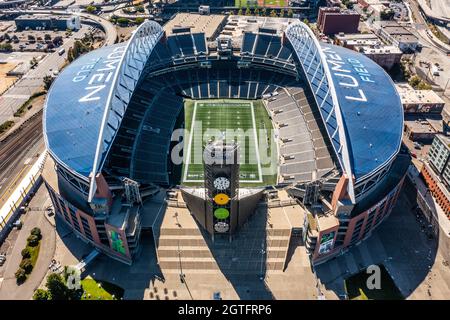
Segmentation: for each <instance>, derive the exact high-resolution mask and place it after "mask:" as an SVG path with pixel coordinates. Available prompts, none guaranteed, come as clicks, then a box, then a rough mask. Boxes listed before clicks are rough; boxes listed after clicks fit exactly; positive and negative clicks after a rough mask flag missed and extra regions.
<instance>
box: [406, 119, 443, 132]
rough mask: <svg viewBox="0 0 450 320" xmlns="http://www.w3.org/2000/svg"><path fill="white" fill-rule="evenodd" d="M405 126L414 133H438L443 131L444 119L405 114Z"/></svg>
mask: <svg viewBox="0 0 450 320" xmlns="http://www.w3.org/2000/svg"><path fill="white" fill-rule="evenodd" d="M405 126H406V127H408V128H409V129H410V131H411V132H414V133H438V132H442V129H443V125H442V119H441V118H439V116H437V117H436V118H433V117H426V118H424V117H416V116H414V115H405Z"/></svg>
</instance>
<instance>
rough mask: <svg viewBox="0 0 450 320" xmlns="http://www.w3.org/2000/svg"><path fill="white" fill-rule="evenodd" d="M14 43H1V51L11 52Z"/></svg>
mask: <svg viewBox="0 0 450 320" xmlns="http://www.w3.org/2000/svg"><path fill="white" fill-rule="evenodd" d="M11 51H12V45H11V44H10V43H1V44H0V52H11Z"/></svg>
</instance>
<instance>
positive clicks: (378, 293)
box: [345, 265, 404, 300]
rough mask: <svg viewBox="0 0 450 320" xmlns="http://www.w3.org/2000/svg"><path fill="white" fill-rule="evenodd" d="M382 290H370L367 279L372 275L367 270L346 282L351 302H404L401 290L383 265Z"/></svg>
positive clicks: (381, 269)
mask: <svg viewBox="0 0 450 320" xmlns="http://www.w3.org/2000/svg"><path fill="white" fill-rule="evenodd" d="M379 267H380V271H381V282H380V284H381V288H380V289H369V288H368V287H367V279H368V278H369V277H370V276H371V274H367V272H366V270H363V271H361V272H359V273H356V274H354V275H352V276H350V277H349V278H347V279H346V280H345V287H346V289H347V295H348V298H349V299H350V300H403V299H404V298H403V296H402V294H401V293H400V290H399V289H398V288H397V286H396V285H395V282H394V280H392V278H391V276H390V275H389V273H388V272H387V270H386V268H385V267H384V266H383V265H380V266H379Z"/></svg>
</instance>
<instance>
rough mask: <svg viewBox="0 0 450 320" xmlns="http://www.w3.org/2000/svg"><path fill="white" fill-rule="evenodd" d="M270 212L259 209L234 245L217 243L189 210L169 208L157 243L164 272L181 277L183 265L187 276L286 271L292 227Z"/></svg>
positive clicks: (223, 239)
mask: <svg viewBox="0 0 450 320" xmlns="http://www.w3.org/2000/svg"><path fill="white" fill-rule="evenodd" d="M175 209H176V215H175V213H174V211H175ZM267 212H268V210H267V207H265V206H260V207H258V210H257V212H256V213H255V214H254V215H253V216H251V217H250V219H249V220H248V221H247V223H246V224H244V225H243V226H242V227H241V228H240V229H239V230H238V231H237V232H236V233H235V235H234V236H233V240H232V241H231V242H230V241H229V238H228V236H227V237H219V236H216V237H215V239H214V241H213V240H212V239H211V236H210V235H209V234H208V233H206V232H205V231H203V230H200V229H199V227H198V226H197V224H196V222H195V221H194V219H193V217H192V216H191V214H190V213H189V211H188V210H187V209H186V208H180V207H177V208H174V207H168V210H166V213H165V217H164V219H163V223H162V225H161V229H160V233H159V239H157V253H158V262H159V265H160V267H161V270H162V272H163V273H164V272H168V273H175V272H176V273H179V272H180V264H181V268H182V270H183V272H184V273H189V272H192V273H195V272H205V271H211V272H217V271H219V270H220V271H221V272H223V273H224V274H225V275H238V274H240V275H244V274H258V275H259V274H261V273H262V274H264V273H265V272H267V271H283V269H284V265H285V261H286V256H287V251H288V247H289V240H290V236H291V227H290V226H289V223H285V222H281V223H280V218H279V217H271V216H270V215H269V214H267ZM282 218H283V217H282ZM180 262H181V263H180Z"/></svg>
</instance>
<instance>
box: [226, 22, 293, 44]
mask: <svg viewBox="0 0 450 320" xmlns="http://www.w3.org/2000/svg"><path fill="white" fill-rule="evenodd" d="M295 21H296V20H295V19H290V18H272V17H254V16H237V15H230V16H228V19H227V22H226V24H225V26H224V28H223V30H222V32H221V35H222V36H230V37H232V38H233V41H235V42H238V43H241V42H242V37H243V34H244V32H252V33H258V30H260V28H263V29H264V28H265V29H271V30H274V32H275V34H277V35H279V36H280V35H281V34H282V33H283V32H284V31H285V30H286V28H287V27H288V25H290V24H291V23H293V22H295Z"/></svg>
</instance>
